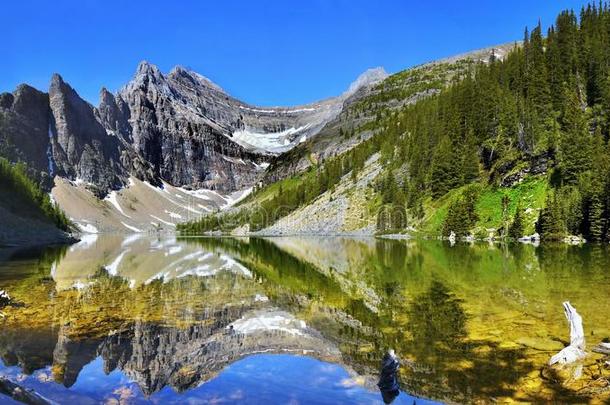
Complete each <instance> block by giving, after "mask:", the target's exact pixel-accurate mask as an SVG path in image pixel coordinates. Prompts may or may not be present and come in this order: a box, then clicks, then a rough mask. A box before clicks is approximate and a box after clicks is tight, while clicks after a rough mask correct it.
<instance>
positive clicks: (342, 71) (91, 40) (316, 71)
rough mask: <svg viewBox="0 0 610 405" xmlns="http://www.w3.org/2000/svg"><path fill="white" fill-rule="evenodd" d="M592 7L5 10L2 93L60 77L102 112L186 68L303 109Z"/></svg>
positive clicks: (390, 1)
mask: <svg viewBox="0 0 610 405" xmlns="http://www.w3.org/2000/svg"><path fill="white" fill-rule="evenodd" d="M583 4H586V1H575V0H552V1H549V0H511V1H490V0H488V1H482V0H479V1H455V0H451V1H448V0H437V1H406V0H405V1H399V0H395V1H394V0H378V1H373V0H369V1H363V0H307V1H298V2H297V1H286V0H269V1H234V0H222V1H203V0H200V1H197V0H183V1H180V0H176V1H158V0H149V1H123V0H104V1H101V0H78V1H76V0H74V1H65V0H53V1H50V0H40V1H32V0H17V1H6V2H3V4H2V13H1V19H0V37H1V38H2V59H1V60H0V92H2V91H13V90H14V88H15V87H16V86H17V85H18V84H19V83H23V82H25V83H29V84H31V85H33V86H34V87H37V88H39V89H42V90H45V91H46V90H47V88H48V83H49V80H50V77H51V75H52V73H54V72H59V73H60V74H61V75H62V76H63V77H64V79H65V80H66V81H67V82H69V83H70V84H71V85H72V86H73V87H74V88H75V89H76V90H77V91H78V92H79V93H80V94H81V96H83V97H84V98H85V99H87V100H88V101H90V102H91V103H92V104H94V105H97V104H98V94H99V90H100V88H101V87H102V86H105V87H107V88H108V89H110V90H111V91H116V90H118V89H119V88H120V87H121V86H122V85H124V84H125V83H126V82H127V81H129V79H130V78H131V77H132V76H133V74H134V71H135V69H136V66H137V64H138V62H139V61H141V60H148V61H149V62H151V63H154V64H156V65H157V66H159V68H160V69H161V70H162V71H163V72H167V71H169V70H170V69H171V68H172V67H173V66H175V65H182V66H186V67H189V68H192V69H193V70H196V71H197V72H199V73H201V74H203V75H205V76H207V77H209V78H210V79H212V80H213V81H215V82H216V83H218V84H219V85H220V86H222V87H223V88H225V89H226V90H227V91H229V92H230V93H231V94H232V95H234V96H236V97H238V98H240V99H242V100H244V101H247V102H249V103H252V104H259V105H295V104H302V103H305V102H310V101H314V100H317V99H321V98H325V97H330V96H333V95H337V94H339V93H341V92H342V91H344V90H345V89H346V88H347V87H348V85H349V83H350V82H352V81H353V80H354V79H355V78H356V77H357V76H358V75H359V74H360V73H361V72H363V71H364V70H366V69H367V68H371V67H376V66H383V67H385V69H386V70H387V71H388V72H391V73H392V72H397V71H400V70H402V69H405V68H407V67H410V66H413V65H417V64H420V63H423V62H426V61H429V60H434V59H438V58H441V57H446V56H451V55H454V54H458V53H462V52H465V51H468V50H472V49H477V48H482V47H486V46H491V45H494V44H500V43H505V42H512V41H514V40H516V39H521V37H522V36H523V30H524V28H525V26H526V25H527V26H530V27H531V26H533V25H535V24H536V22H537V21H538V18H540V19H541V20H542V22H543V24H544V25H545V26H548V25H549V24H550V23H552V22H553V20H554V17H555V16H556V15H557V13H558V12H559V11H560V10H562V9H565V8H574V9H575V10H579V9H580V7H581V6H582V5H583Z"/></svg>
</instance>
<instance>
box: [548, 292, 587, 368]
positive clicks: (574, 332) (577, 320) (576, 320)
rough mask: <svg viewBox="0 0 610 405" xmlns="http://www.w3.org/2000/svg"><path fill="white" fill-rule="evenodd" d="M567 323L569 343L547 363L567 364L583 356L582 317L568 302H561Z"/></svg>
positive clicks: (583, 333) (583, 335)
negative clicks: (568, 325)
mask: <svg viewBox="0 0 610 405" xmlns="http://www.w3.org/2000/svg"><path fill="white" fill-rule="evenodd" d="M563 310H564V312H565V315H566V318H567V320H568V323H569V324H570V345H569V346H568V347H565V348H563V349H562V350H561V351H560V352H559V353H557V354H556V355H554V356H553V357H551V360H550V361H549V365H553V364H556V363H559V364H569V363H573V362H575V361H577V360H580V359H582V358H583V357H585V355H586V353H585V332H584V330H583V327H582V317H581V316H580V315H579V314H578V312H576V309H575V308H574V307H573V306H572V305H571V304H570V303H569V302H568V301H566V302H564V303H563Z"/></svg>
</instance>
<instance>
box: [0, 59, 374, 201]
mask: <svg viewBox="0 0 610 405" xmlns="http://www.w3.org/2000/svg"><path fill="white" fill-rule="evenodd" d="M383 77H385V72H383V71H380V70H377V71H375V74H368V75H363V76H362V77H361V78H360V79H359V80H358V81H357V82H355V83H354V84H353V85H352V86H351V87H350V89H349V90H348V91H347V92H346V93H345V94H343V95H341V96H339V97H335V98H331V99H327V100H324V101H321V102H317V103H312V104H308V105H304V106H298V107H292V108H281V107H270V108H267V107H265V108H259V107H255V106H251V105H248V104H246V103H244V102H241V101H239V100H237V99H235V98H233V97H231V96H230V95H228V94H227V93H226V92H224V91H223V90H222V89H221V88H220V87H218V86H217V85H215V84H214V83H212V82H211V81H210V80H208V79H207V78H205V77H203V76H201V75H199V74H198V73H195V72H192V71H189V70H187V69H184V68H182V67H176V68H174V69H173V70H172V71H171V72H170V73H168V74H166V75H164V74H163V73H161V71H160V70H159V69H158V68H157V67H156V66H154V65H151V64H149V63H147V62H142V63H140V65H139V66H138V68H137V71H136V74H135V76H134V78H133V79H132V80H131V81H130V82H129V83H128V84H127V85H126V86H125V87H123V88H122V89H121V90H120V91H119V92H118V93H117V94H112V93H110V92H109V91H108V90H106V89H102V90H101V92H100V102H99V107H97V108H96V107H94V106H92V105H90V104H89V103H87V102H86V101H84V100H83V99H81V98H80V97H79V95H78V94H77V93H76V92H75V91H74V89H72V88H71V87H70V86H69V85H68V84H67V83H65V82H64V81H63V80H62V78H61V77H60V76H59V75H57V74H55V75H53V77H52V79H51V83H50V87H49V92H48V93H43V92H40V91H38V90H36V89H33V88H32V87H29V86H27V85H21V86H19V87H18V88H17V90H16V91H15V92H14V93H13V94H9V93H5V94H2V95H0V153H1V154H2V155H4V156H7V157H8V158H9V159H10V160H13V161H25V162H26V163H28V164H29V165H30V166H31V167H32V168H33V169H34V170H35V171H37V172H42V173H43V174H42V176H43V177H48V178H49V179H52V178H53V177H54V176H56V175H58V176H60V177H64V178H67V179H69V180H77V181H80V182H84V183H86V184H88V185H89V186H90V189H91V190H92V191H94V192H95V194H96V195H98V196H99V197H103V196H104V195H106V194H107V193H108V192H109V191H111V190H116V189H119V188H121V187H123V186H125V185H127V184H128V178H129V176H130V175H133V176H135V177H136V178H138V179H140V180H145V181H148V182H150V183H153V184H161V180H164V181H166V182H167V183H170V184H172V185H175V186H186V187H189V188H209V189H215V190H220V191H223V192H231V191H235V190H239V189H244V188H247V187H249V186H251V185H253V184H255V183H256V181H257V179H259V178H260V175H261V174H262V172H263V171H264V169H265V168H266V166H267V162H268V161H269V160H270V159H271V158H272V157H274V156H276V155H279V154H281V153H284V152H286V151H288V150H290V149H292V148H293V147H294V146H296V145H298V144H299V143H302V142H305V141H306V140H307V139H309V138H311V137H313V136H314V135H316V134H317V133H318V132H319V131H320V130H321V129H322V128H323V127H324V126H325V125H326V123H328V122H329V121H330V120H332V119H334V118H335V117H336V116H337V115H338V114H339V113H340V112H341V110H342V108H343V103H344V101H345V99H346V98H347V97H348V96H350V95H351V94H353V93H354V92H356V91H357V90H358V89H359V88H360V87H362V86H365V85H367V84H369V83H371V82H373V81H378V80H380V79H382V78H383ZM47 184H51V182H50V181H47Z"/></svg>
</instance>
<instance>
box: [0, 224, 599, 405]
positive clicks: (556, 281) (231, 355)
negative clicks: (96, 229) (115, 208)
mask: <svg viewBox="0 0 610 405" xmlns="http://www.w3.org/2000/svg"><path fill="white" fill-rule="evenodd" d="M609 265H610V252H609V251H608V250H607V248H606V247H605V246H584V247H569V246H563V245H561V246H559V245H558V246H542V247H538V248H535V247H533V246H525V245H516V246H499V245H496V246H488V245H473V246H469V245H459V244H458V245H456V246H453V247H451V246H449V245H447V244H444V243H442V242H437V241H409V242H404V241H381V240H375V239H350V238H273V239H254V238H250V239H245V238H244V239H229V238H187V239H176V238H174V237H169V236H168V237H149V236H143V235H134V236H129V237H122V236H117V235H99V236H96V235H89V236H87V237H86V238H84V239H83V240H82V241H81V242H80V243H78V244H76V245H73V246H71V247H68V248H52V249H45V250H43V251H29V252H17V253H14V252H8V251H5V252H0V290H1V289H5V290H7V291H8V292H9V294H10V295H11V297H12V298H13V299H14V302H15V304H14V305H11V306H9V307H5V308H3V309H2V310H1V311H2V312H3V313H4V315H5V317H4V318H3V319H0V326H1V330H0V361H1V363H0V376H6V377H9V378H10V379H11V380H13V381H15V382H18V383H19V384H21V385H23V386H26V387H29V388H33V389H35V390H36V392H38V393H40V394H42V395H43V396H45V397H47V398H50V399H53V400H55V401H57V402H60V403H66V402H74V403H76V402H78V403H88V402H90V403H99V402H108V401H110V402H112V401H127V402H134V403H140V402H153V403H172V402H174V403H184V402H187V401H190V402H192V403H213V402H221V403H222V402H224V403H233V402H247V403H267V404H268V403H289V402H291V401H293V402H297V403H374V402H382V401H381V394H380V393H379V391H378V390H377V389H376V386H375V383H376V381H377V378H378V367H379V364H380V361H381V358H382V356H383V354H384V353H385V351H386V350H387V349H389V348H393V349H395V350H396V353H397V354H398V356H399V357H400V358H401V359H402V367H401V370H400V382H401V388H402V389H403V392H401V394H400V395H399V396H398V398H397V399H396V401H395V403H409V404H410V403H412V402H413V398H412V397H411V396H410V395H409V394H407V393H411V394H412V395H417V396H419V397H423V398H432V399H434V400H438V401H448V402H489V401H492V400H500V401H503V400H509V399H512V400H520V401H552V400H554V401H559V402H566V401H579V402H583V401H592V402H595V401H599V402H602V401H604V400H606V399H607V398H608V395H609V392H608V389H606V388H605V386H604V383H605V382H606V383H607V379H608V378H609V375H610V372H609V371H608V368H604V367H603V360H602V356H600V355H595V354H591V355H590V356H589V357H587V359H586V360H585V361H584V362H583V363H582V366H583V367H582V368H581V372H580V376H577V377H575V374H574V371H577V370H576V369H575V368H570V367H568V368H564V369H555V368H549V367H547V366H546V363H547V362H548V359H549V358H550V357H551V355H552V354H554V353H556V352H557V351H559V350H560V349H561V348H562V347H564V345H565V343H566V342H567V341H568V340H569V331H568V326H567V323H566V320H565V318H564V315H563V310H562V306H561V303H562V302H563V301H565V300H570V302H571V303H572V304H573V305H574V306H575V307H576V309H577V310H578V312H579V313H580V314H581V315H582V317H583V319H584V327H585V333H586V339H587V343H588V348H591V347H593V346H594V345H595V344H597V343H599V342H600V341H602V340H603V339H605V338H608V337H610V321H609V318H608V316H607V313H608V308H610V270H609V269H610V266H609ZM75 401H76V402H75ZM424 402H425V401H424V400H422V399H420V398H418V399H417V403H424Z"/></svg>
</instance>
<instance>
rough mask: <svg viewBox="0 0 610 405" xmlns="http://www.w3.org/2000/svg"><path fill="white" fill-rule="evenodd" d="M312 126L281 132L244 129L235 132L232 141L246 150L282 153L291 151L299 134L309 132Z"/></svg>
mask: <svg viewBox="0 0 610 405" xmlns="http://www.w3.org/2000/svg"><path fill="white" fill-rule="evenodd" d="M310 127H311V124H307V125H303V126H301V127H298V128H295V127H292V128H288V129H286V130H284V131H280V132H256V131H255V130H251V129H248V128H246V129H242V130H239V131H235V132H233V135H232V139H233V140H234V141H235V142H237V143H238V144H240V145H241V146H243V147H244V148H246V149H251V150H252V149H262V150H264V151H266V152H271V153H281V152H285V151H287V150H289V149H291V147H292V146H294V145H293V143H294V140H295V138H297V136H296V135H297V134H299V133H301V132H304V131H306V130H308V129H309V128H310Z"/></svg>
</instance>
